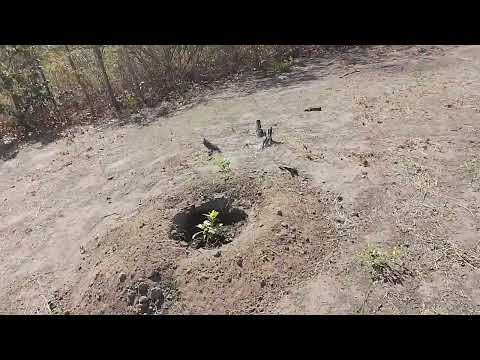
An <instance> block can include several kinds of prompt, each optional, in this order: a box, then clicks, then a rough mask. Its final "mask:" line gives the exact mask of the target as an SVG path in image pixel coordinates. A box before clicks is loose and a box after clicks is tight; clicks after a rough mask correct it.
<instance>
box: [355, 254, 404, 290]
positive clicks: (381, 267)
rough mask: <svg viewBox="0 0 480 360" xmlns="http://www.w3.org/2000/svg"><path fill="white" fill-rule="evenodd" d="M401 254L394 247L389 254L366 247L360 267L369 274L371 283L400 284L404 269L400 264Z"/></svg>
mask: <svg viewBox="0 0 480 360" xmlns="http://www.w3.org/2000/svg"><path fill="white" fill-rule="evenodd" d="M402 256H403V252H402V250H401V249H400V248H398V247H394V248H393V250H392V251H390V252H382V251H380V250H379V249H376V248H374V247H372V246H371V245H368V247H367V249H366V250H365V252H364V253H363V254H362V258H361V265H362V266H364V267H365V268H366V269H367V271H368V272H369V274H370V277H371V279H372V281H373V282H377V281H384V282H392V283H395V284H397V283H401V282H402V280H403V275H404V274H405V273H406V269H405V268H404V267H403V264H402V263H401V262H400V259H401V257H402Z"/></svg>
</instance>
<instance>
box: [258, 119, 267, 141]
mask: <svg viewBox="0 0 480 360" xmlns="http://www.w3.org/2000/svg"><path fill="white" fill-rule="evenodd" d="M256 125H257V137H264V136H265V131H263V129H262V124H261V122H260V120H257V122H256Z"/></svg>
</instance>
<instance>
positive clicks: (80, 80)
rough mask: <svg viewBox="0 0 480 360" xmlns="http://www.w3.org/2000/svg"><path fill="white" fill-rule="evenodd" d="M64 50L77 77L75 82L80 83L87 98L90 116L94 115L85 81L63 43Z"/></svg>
mask: <svg viewBox="0 0 480 360" xmlns="http://www.w3.org/2000/svg"><path fill="white" fill-rule="evenodd" d="M65 51H66V52H67V58H68V62H69V63H70V67H71V68H72V70H73V73H74V74H75V78H76V79H77V82H78V84H79V85H80V88H81V89H82V92H83V95H84V96H85V98H86V99H87V103H88V106H89V107H90V111H91V113H92V116H93V117H96V112H95V108H94V106H93V102H92V98H91V97H90V95H89V93H88V91H87V86H86V84H85V82H84V81H83V80H82V78H81V76H80V73H79V72H78V70H77V66H76V65H75V63H74V62H73V58H72V55H71V54H70V49H69V47H68V45H65Z"/></svg>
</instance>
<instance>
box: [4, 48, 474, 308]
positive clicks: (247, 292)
mask: <svg viewBox="0 0 480 360" xmlns="http://www.w3.org/2000/svg"><path fill="white" fill-rule="evenodd" d="M381 50H382V48H380V50H377V52H378V54H381V53H382V51H381ZM360 55H361V54H360ZM360 55H359V54H351V57H349V56H348V54H347V56H345V57H344V58H343V60H342V61H336V62H335V63H332V62H331V59H328V58H327V59H324V60H322V61H317V62H315V63H312V64H309V65H308V66H307V67H304V68H300V69H298V70H297V71H295V72H293V73H291V74H287V75H284V76H282V77H280V78H277V79H276V80H255V81H253V80H252V81H251V82H249V83H246V84H243V85H242V86H232V87H230V88H229V89H226V90H225V91H222V92H219V93H217V94H216V95H211V96H209V97H207V98H205V99H204V101H202V102H201V103H199V104H197V105H195V106H185V108H184V109H181V110H180V111H178V112H177V113H176V114H175V115H174V116H171V117H167V118H159V119H158V121H154V122H150V123H149V125H146V126H124V127H115V128H106V129H104V130H101V131H99V130H97V129H93V128H84V129H81V132H79V133H78V134H77V135H76V136H75V137H74V138H71V139H62V140H60V141H57V142H56V143H52V144H49V145H46V146H43V147H41V146H38V147H34V146H32V147H27V148H24V149H22V150H21V151H20V152H19V153H18V155H17V156H16V157H15V158H13V159H11V160H8V161H4V162H1V163H0V177H1V180H2V181H1V183H0V204H1V205H0V216H1V219H2V221H1V223H0V257H1V258H0V274H1V277H2V282H1V283H0V300H1V302H0V312H2V313H48V312H50V311H55V309H54V307H56V308H57V309H62V311H63V310H68V311H70V312H79V313H94V312H99V311H104V312H107V313H109V312H113V313H115V312H118V313H123V312H129V311H133V309H132V307H127V305H126V301H125V296H126V295H125V294H126V288H127V287H128V286H133V285H134V284H138V283H139V282H142V281H146V280H145V278H146V277H148V275H149V273H150V272H151V271H152V270H154V269H157V270H158V271H160V272H161V273H162V274H164V275H162V276H163V278H164V279H166V280H165V281H166V282H168V283H169V284H170V285H169V286H171V287H172V288H174V289H175V291H173V290H172V293H171V294H170V295H168V296H167V300H169V301H170V302H168V301H167V302H166V304H167V303H168V304H169V305H168V307H166V308H165V311H164V312H167V313H247V312H250V313H259V312H263V313H452V312H453V313H478V312H479V311H478V310H479V306H480V303H479V301H480V291H479V290H478V289H479V288H480V287H479V285H480V284H479V282H480V273H479V271H478V267H480V248H479V245H478V240H479V235H480V232H479V231H480V227H479V224H480V222H479V218H478V217H479V210H480V208H479V207H480V195H479V194H480V193H479V192H478V191H479V189H480V155H479V149H480V136H479V135H480V121H479V120H480V114H479V113H480V105H479V104H480V101H479V100H480V72H479V70H480V47H478V46H462V47H444V48H430V47H411V48H398V51H393V52H392V51H388V52H386V51H385V54H384V55H382V56H380V55H379V56H378V57H376V58H375V62H372V61H367V60H366V59H369V57H367V56H366V55H365V56H360ZM352 59H356V60H357V63H355V64H353V63H352ZM370 59H371V58H370ZM337 60H338V59H337ZM353 71H355V72H353ZM347 74H348V75H347ZM312 106H321V107H322V111H321V112H305V111H304V109H306V108H308V107H312ZM256 119H261V120H262V123H263V124H264V127H267V126H273V130H274V139H276V140H278V141H280V142H282V143H281V144H279V145H275V146H274V147H272V148H268V149H266V150H264V151H259V150H258V148H257V145H258V144H257V139H256V138H255V128H254V123H255V120H256ZM203 137H206V138H207V139H209V140H211V141H212V142H214V143H215V144H217V145H219V146H220V147H221V149H222V150H223V155H224V156H225V158H227V159H229V160H230V161H231V164H230V167H231V169H232V172H231V174H230V178H229V179H228V180H225V181H224V180H223V176H222V175H221V174H219V173H218V169H217V168H216V166H215V165H214V164H213V162H212V161H211V160H209V159H208V157H207V155H206V151H205V150H206V149H205V148H204V147H203V145H202V143H201V139H202V138H203ZM278 165H287V166H294V167H296V168H298V169H299V173H300V176H299V177H295V178H291V177H290V176H289V175H288V174H285V173H284V172H282V171H281V170H279V168H278ZM217 193H223V194H229V196H231V197H232V198H234V200H235V204H236V205H237V206H240V207H242V208H243V209H244V210H245V211H246V212H247V214H248V221H247V222H246V223H245V224H244V225H243V226H242V227H241V228H240V230H239V232H238V233H237V235H236V236H235V238H234V240H233V241H232V242H231V243H229V244H227V245H224V246H223V247H222V248H220V249H219V250H218V249H212V250H207V249H203V250H192V249H190V248H185V247H184V246H183V245H182V244H181V243H179V242H177V241H175V240H173V239H170V238H169V233H168V231H169V226H170V224H171V219H172V218H173V216H174V215H175V214H176V213H177V212H178V211H180V210H181V209H182V208H183V207H184V206H187V204H188V203H189V202H190V203H195V202H197V201H199V200H200V199H201V198H202V195H205V199H207V198H208V197H211V196H213V194H217ZM279 209H280V210H281V211H282V213H283V214H282V216H279V215H277V214H276V212H277V211H278V210H279ZM367 244H370V246H373V247H375V248H377V249H380V250H381V251H385V252H388V251H390V250H391V249H393V248H398V249H401V250H402V251H401V254H402V255H401V256H400V260H399V262H400V263H401V264H400V265H399V267H400V269H402V270H401V274H399V275H398V278H399V281H398V282H392V281H389V279H388V277H386V276H385V274H386V273H382V274H383V275H382V276H384V278H382V279H381V280H382V281H377V282H375V283H373V284H372V281H371V276H370V274H369V273H368V271H367V270H366V268H365V266H364V265H361V261H360V260H359V259H360V258H362V254H365V251H366V248H367ZM217 251H220V255H219V254H217ZM239 259H241V260H239ZM239 264H240V265H239ZM392 266H393V265H392ZM382 271H383V270H382ZM122 273H125V274H127V280H126V281H120V282H119V280H118V279H119V276H120V274H122ZM142 279H143V280H142ZM167 279H168V281H167ZM165 284H166V283H164V282H162V286H163V285H165ZM151 286H153V285H151ZM165 286H166V285H165Z"/></svg>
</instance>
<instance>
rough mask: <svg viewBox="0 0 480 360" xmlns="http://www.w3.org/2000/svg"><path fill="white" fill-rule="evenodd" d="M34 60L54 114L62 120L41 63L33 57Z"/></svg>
mask: <svg viewBox="0 0 480 360" xmlns="http://www.w3.org/2000/svg"><path fill="white" fill-rule="evenodd" d="M35 62H36V65H37V69H38V72H39V74H40V77H41V78H42V83H43V86H44V88H45V90H47V94H48V98H49V99H50V102H51V103H52V105H53V109H54V111H55V114H56V115H57V116H58V117H59V118H60V120H62V121H64V119H63V115H62V113H61V112H60V110H59V107H58V104H57V101H56V100H55V97H54V96H53V93H52V90H51V89H50V85H49V84H48V80H47V77H46V76H45V73H44V72H43V68H42V65H41V64H40V60H38V59H35Z"/></svg>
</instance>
